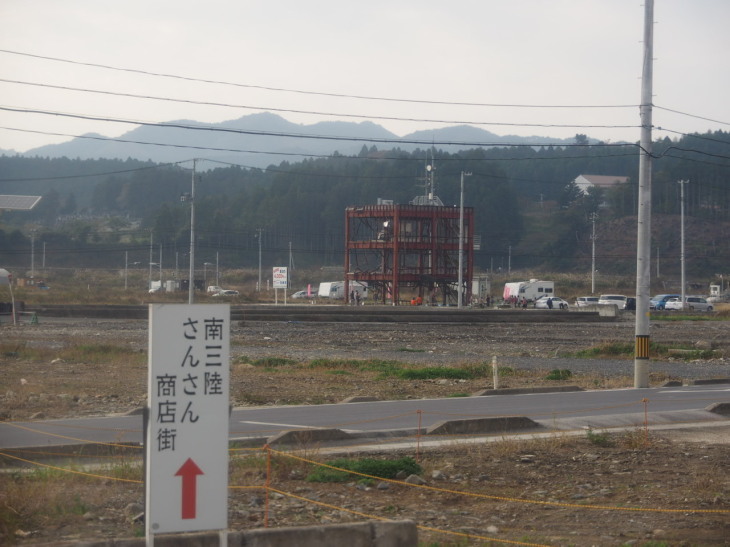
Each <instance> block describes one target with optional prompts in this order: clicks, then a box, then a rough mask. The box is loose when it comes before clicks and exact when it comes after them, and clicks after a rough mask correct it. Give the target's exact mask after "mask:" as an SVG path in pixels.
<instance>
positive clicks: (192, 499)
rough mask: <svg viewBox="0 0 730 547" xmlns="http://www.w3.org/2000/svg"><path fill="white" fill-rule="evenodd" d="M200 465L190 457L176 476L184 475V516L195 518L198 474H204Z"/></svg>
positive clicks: (185, 517)
mask: <svg viewBox="0 0 730 547" xmlns="http://www.w3.org/2000/svg"><path fill="white" fill-rule="evenodd" d="M204 474H205V473H203V472H202V471H201V470H200V467H198V466H197V464H196V463H195V462H194V461H193V460H192V458H188V459H187V460H185V463H184V464H182V465H181V466H180V469H178V470H177V473H175V476H176V477H182V518H184V519H194V518H195V510H196V504H197V498H198V494H197V483H198V478H197V476H198V475H204Z"/></svg>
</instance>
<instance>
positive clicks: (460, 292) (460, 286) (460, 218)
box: [456, 171, 471, 308]
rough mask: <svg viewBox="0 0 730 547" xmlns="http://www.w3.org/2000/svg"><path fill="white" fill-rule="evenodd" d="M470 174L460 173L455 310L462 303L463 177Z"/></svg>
mask: <svg viewBox="0 0 730 547" xmlns="http://www.w3.org/2000/svg"><path fill="white" fill-rule="evenodd" d="M470 176H471V173H465V172H464V171H462V172H461V197H460V199H459V276H458V279H459V281H458V283H459V284H458V285H457V295H458V299H459V302H458V304H457V305H456V307H457V308H461V306H462V303H463V301H464V177H470Z"/></svg>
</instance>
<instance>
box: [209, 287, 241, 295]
mask: <svg viewBox="0 0 730 547" xmlns="http://www.w3.org/2000/svg"><path fill="white" fill-rule="evenodd" d="M212 296H238V291H234V290H233V289H224V290H222V291H219V292H217V293H215V294H214V295H212Z"/></svg>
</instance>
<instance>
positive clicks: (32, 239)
mask: <svg viewBox="0 0 730 547" xmlns="http://www.w3.org/2000/svg"><path fill="white" fill-rule="evenodd" d="M30 279H31V283H32V284H33V285H35V230H31V231H30ZM13 313H15V312H14V311H13Z"/></svg>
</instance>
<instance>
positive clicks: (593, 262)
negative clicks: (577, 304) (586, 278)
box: [591, 213, 598, 294]
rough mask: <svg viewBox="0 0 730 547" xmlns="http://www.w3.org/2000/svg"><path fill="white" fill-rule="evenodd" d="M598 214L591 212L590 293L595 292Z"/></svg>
mask: <svg viewBox="0 0 730 547" xmlns="http://www.w3.org/2000/svg"><path fill="white" fill-rule="evenodd" d="M597 218H598V215H597V214H596V213H591V222H592V223H593V230H592V231H591V242H592V245H591V247H592V249H591V294H594V293H595V292H596V219H597Z"/></svg>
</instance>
